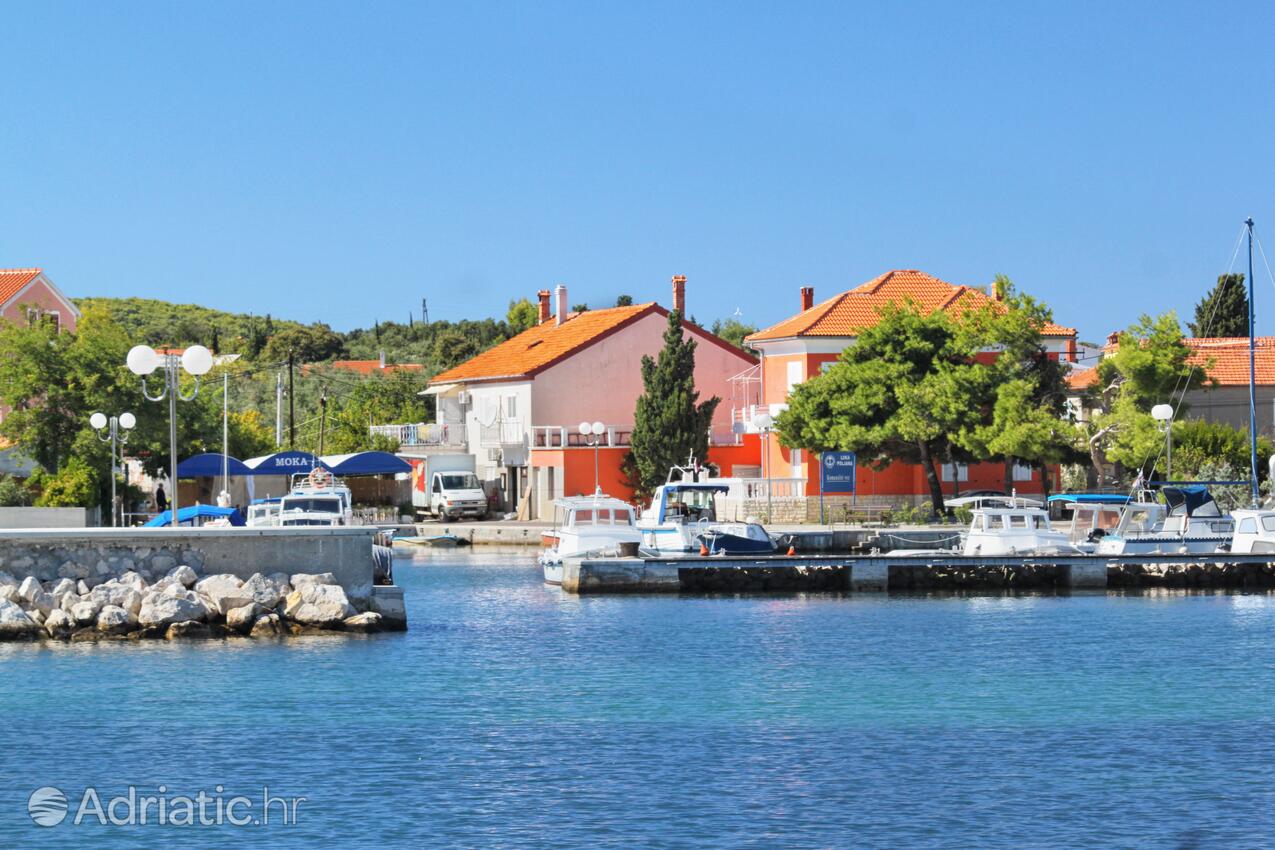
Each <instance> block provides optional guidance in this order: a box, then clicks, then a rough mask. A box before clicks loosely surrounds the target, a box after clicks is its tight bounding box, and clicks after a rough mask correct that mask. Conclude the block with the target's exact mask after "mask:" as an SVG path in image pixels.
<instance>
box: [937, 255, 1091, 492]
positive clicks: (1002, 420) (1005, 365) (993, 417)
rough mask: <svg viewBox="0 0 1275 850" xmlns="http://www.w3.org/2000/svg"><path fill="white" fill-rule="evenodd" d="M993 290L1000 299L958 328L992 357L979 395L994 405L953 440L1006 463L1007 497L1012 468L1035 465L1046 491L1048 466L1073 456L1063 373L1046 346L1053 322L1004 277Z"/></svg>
mask: <svg viewBox="0 0 1275 850" xmlns="http://www.w3.org/2000/svg"><path fill="white" fill-rule="evenodd" d="M992 287H993V289H994V291H995V292H996V294H997V299H998V300H996V301H993V302H991V303H989V304H988V305H986V306H985V307H984V308H982V309H981V310H978V311H975V312H973V313H971V314H969V315H967V316H966V317H965V320H964V321H963V322H962V325H961V328H962V332H963V333H966V334H969V335H971V338H969V339H968V340H966V342H965V345H966V347H968V348H972V349H975V350H982V351H987V350H995V351H997V352H998V353H997V356H996V358H995V359H994V360H993V361H992V362H991V363H990V364H989V365H990V368H989V369H988V371H987V373H986V375H987V377H988V379H989V385H988V387H987V389H986V392H985V393H983V397H984V398H985V399H991V400H992V403H991V405H990V406H984V408H983V416H982V417H981V418H980V419H979V421H978V423H977V425H976V426H975V427H974V428H972V429H968V430H965V431H963V432H961V433H959V434H958V435H957V440H958V441H959V442H960V443H961V444H962V445H963V446H964V447H965V448H966V449H968V450H969V451H970V452H972V453H973V454H974V455H975V456H976V457H978V458H979V459H981V460H991V459H993V458H999V459H1001V460H1002V461H1003V462H1004V467H1005V482H1004V487H1005V492H1007V493H1008V492H1010V490H1012V489H1013V486H1014V483H1013V468H1014V463H1015V462H1016V461H1017V462H1022V463H1027V464H1030V465H1032V466H1035V467H1036V468H1037V470H1038V471H1039V472H1040V473H1041V480H1042V481H1043V482H1044V484H1045V488H1046V491H1048V486H1049V476H1048V472H1047V467H1048V465H1050V464H1055V463H1063V462H1066V461H1068V460H1071V459H1073V458H1074V456H1075V455H1076V452H1077V449H1076V437H1077V435H1076V430H1075V427H1074V426H1073V425H1070V424H1069V423H1067V421H1066V412H1067V409H1066V398H1067V395H1068V389H1067V383H1066V372H1065V369H1064V367H1063V364H1061V363H1059V362H1058V360H1057V359H1055V358H1053V357H1051V356H1050V354H1049V351H1048V348H1047V347H1046V345H1045V340H1044V333H1043V332H1044V328H1045V326H1046V325H1047V324H1049V322H1051V321H1052V320H1053V315H1052V313H1051V312H1050V310H1049V308H1048V307H1046V306H1045V305H1044V304H1042V303H1040V302H1039V301H1037V300H1036V299H1034V298H1032V297H1031V296H1030V295H1026V294H1020V293H1016V292H1015V291H1014V285H1013V282H1012V281H1011V280H1010V279H1009V278H1008V277H1006V276H1004V275H997V276H996V279H995V281H994V282H993V284H992Z"/></svg>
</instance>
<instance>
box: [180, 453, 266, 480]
mask: <svg viewBox="0 0 1275 850" xmlns="http://www.w3.org/2000/svg"><path fill="white" fill-rule="evenodd" d="M222 457H223V455H221V454H220V453H218V452H207V453H205V454H201V455H195V456H194V457H188V458H186V459H185V460H183V461H182V462H181V463H179V464H177V477H178V478H204V477H208V476H217V475H221V461H222ZM226 471H227V472H229V473H230V474H231V475H250V474H251V472H250V470H249V469H248V467H247V466H245V465H244V462H243V461H241V460H239V459H238V458H233V457H226Z"/></svg>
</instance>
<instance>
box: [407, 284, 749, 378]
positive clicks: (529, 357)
mask: <svg viewBox="0 0 1275 850" xmlns="http://www.w3.org/2000/svg"><path fill="white" fill-rule="evenodd" d="M651 313H656V314H659V315H661V316H665V317H667V316H668V311H667V310H665V309H664V308H663V307H661V306H660V305H659V304H656V303H655V302H654V301H652V302H650V303H647V304H633V305H631V306H629V307H607V308H605V309H602V310H585V311H584V312H582V313H572V314H570V315H569V316H568V317H567V320H566V321H565V322H563V323H562V324H561V325H559V324H557V322H556V321H554V320H553V319H550V320H549V321H547V322H543V323H541V324H538V325H535V326H533V327H531V328H528V329H527V330H525V331H523V332H522V333H520V334H518V335H517V336H516V337H514V338H513V339H508V340H505V341H504V342H502V343H501V344H500V345H497V346H496V347H494V348H489V349H487V350H486V351H484V352H483V353H482V354H479V355H478V356H476V357H472V358H470V359H469V360H466V361H465V362H464V363H462V364H460V365H459V366H456V367H454V368H451V369H448V370H447V371H446V372H443V373H441V374H438V375H435V376H434V377H433V378H432V379H431V380H430V383H431V384H447V383H455V382H464V381H496V380H502V379H503V380H508V379H512V378H529V377H531V376H532V375H535V374H536V373H537V372H540V371H541V370H543V369H546V368H548V367H549V366H552V365H553V364H554V363H557V362H558V361H559V360H562V359H563V358H565V357H569V356H570V355H572V354H575V353H576V352H577V351H579V350H580V349H582V348H586V347H588V346H590V345H592V344H593V343H595V342H597V341H599V340H601V339H603V338H604V337H606V336H609V335H610V334H612V333H615V332H616V331H618V330H620V329H621V328H623V327H625V326H627V325H630V324H632V323H633V322H636V321H637V320H638V319H641V318H642V317H643V316H647V315H650V314H651ZM682 327H684V328H685V329H686V330H687V331H689V332H690V333H692V334H695V335H696V336H698V337H700V338H701V339H703V340H704V341H706V342H711V343H713V344H715V345H719V346H721V347H722V348H725V349H727V350H729V351H732V352H734V353H736V354H738V355H739V357H740V359H741V360H743V361H745V362H751V363H755V362H756V358H754V357H753V356H752V355H751V354H749V353H748V352H746V351H744V350H743V349H741V348H738V347H736V346H734V345H731V344H730V343H729V342H727V341H726V340H724V339H722V338H721V337H719V336H714V335H713V334H711V333H709V332H708V331H706V330H704V329H703V328H701V327H699V326H698V325H693V324H691V323H690V322H686V321H683V322H682Z"/></svg>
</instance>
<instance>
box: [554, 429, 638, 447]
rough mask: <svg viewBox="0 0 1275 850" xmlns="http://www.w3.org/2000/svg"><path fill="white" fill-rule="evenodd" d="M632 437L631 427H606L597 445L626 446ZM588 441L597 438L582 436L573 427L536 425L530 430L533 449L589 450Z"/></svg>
mask: <svg viewBox="0 0 1275 850" xmlns="http://www.w3.org/2000/svg"><path fill="white" fill-rule="evenodd" d="M632 435H633V426H632V425H608V426H607V428H606V432H605V433H604V434H602V437H601V441H600V442H599V443H598V445H599V446H601V447H603V448H610V447H617V446H627V445H629V439H630V437H631V436H632ZM590 439H598V438H596V437H586V436H584V435H583V434H581V433H580V431H579V428H578V426H575V425H572V426H570V427H568V426H566V425H536V426H533V427H532V429H531V447H532V448H533V449H575V448H590V445H589V440H590Z"/></svg>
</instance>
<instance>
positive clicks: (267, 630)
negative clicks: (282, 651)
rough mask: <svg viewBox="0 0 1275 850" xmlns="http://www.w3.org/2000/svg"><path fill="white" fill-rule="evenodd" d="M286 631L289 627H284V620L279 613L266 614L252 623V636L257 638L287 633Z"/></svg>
mask: <svg viewBox="0 0 1275 850" xmlns="http://www.w3.org/2000/svg"><path fill="white" fill-rule="evenodd" d="M286 632H287V629H286V628H285V627H284V625H283V622H282V621H280V619H279V615H278V614H273V613H271V614H266V615H265V616H264V617H261V618H259V619H258V620H257V622H255V623H253V624H252V636H253V637H255V638H259V637H274V636H276V635H282V634H286Z"/></svg>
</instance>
